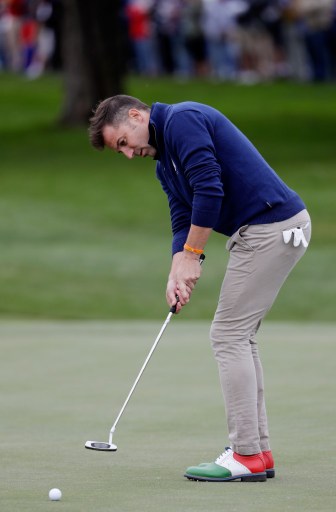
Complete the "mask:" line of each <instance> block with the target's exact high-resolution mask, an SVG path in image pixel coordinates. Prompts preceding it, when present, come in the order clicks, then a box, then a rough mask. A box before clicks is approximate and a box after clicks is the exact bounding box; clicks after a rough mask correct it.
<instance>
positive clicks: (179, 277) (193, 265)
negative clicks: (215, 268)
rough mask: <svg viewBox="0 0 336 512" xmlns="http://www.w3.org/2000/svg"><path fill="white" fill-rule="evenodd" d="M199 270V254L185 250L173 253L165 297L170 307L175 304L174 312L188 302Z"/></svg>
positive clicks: (199, 274) (199, 272) (198, 276)
mask: <svg viewBox="0 0 336 512" xmlns="http://www.w3.org/2000/svg"><path fill="white" fill-rule="evenodd" d="M201 272H202V270H201V265H200V260H199V256H197V255H195V254H192V253H187V252H186V251H183V252H179V253H176V254H175V256H174V262H173V265H172V271H171V273H170V275H169V279H168V283H167V291H166V298H167V302H168V304H169V306H170V307H171V306H175V305H176V313H178V312H179V311H181V309H182V307H183V306H185V305H186V304H187V303H188V302H189V300H190V296H191V293H192V291H193V289H194V287H195V285H196V283H197V280H198V279H199V278H200V276H201ZM176 296H178V297H179V300H177V299H176Z"/></svg>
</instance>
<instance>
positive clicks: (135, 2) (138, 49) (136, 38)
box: [125, 0, 157, 75]
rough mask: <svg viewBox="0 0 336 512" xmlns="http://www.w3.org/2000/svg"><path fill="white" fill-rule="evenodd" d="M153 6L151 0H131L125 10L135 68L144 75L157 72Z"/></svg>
mask: <svg viewBox="0 0 336 512" xmlns="http://www.w3.org/2000/svg"><path fill="white" fill-rule="evenodd" d="M151 8H152V1H151V0H130V1H129V2H128V5H127V6H126V10H125V13H126V17H127V19H128V31H129V37H130V41H131V47H132V53H133V57H134V68H135V71H136V72H137V73H139V74H143V75H154V74H156V73H157V65H156V58H155V53H154V48H153V34H152V23H151Z"/></svg>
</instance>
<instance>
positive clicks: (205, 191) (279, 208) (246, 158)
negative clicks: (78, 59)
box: [149, 101, 305, 254]
mask: <svg viewBox="0 0 336 512" xmlns="http://www.w3.org/2000/svg"><path fill="white" fill-rule="evenodd" d="M149 126H150V134H151V137H150V140H149V142H150V144H151V145H153V146H155V147H156V148H157V150H158V154H157V159H158V161H157V168H156V173H157V177H158V179H159V180H160V182H161V185H162V188H163V190H164V191H165V192H166V194H167V196H168V201H169V207H170V213H171V223H172V230H173V254H175V253H176V252H178V251H181V250H183V244H184V243H185V241H186V239H187V236H188V232H189V229H190V225H191V224H195V225H196V226H201V227H209V228H213V229H214V231H217V232H219V233H223V234H224V235H227V236H231V235H232V234H233V233H234V232H235V231H236V230H237V229H238V228H239V227H241V226H244V225H246V224H267V223H271V222H279V221H282V220H285V219H288V218H290V217H292V216H293V215H295V214H296V213H298V212H299V211H301V210H303V209H304V208H305V205H304V203H303V201H302V200H301V199H300V197H299V196H298V195H297V194H296V192H294V191H293V190H291V189H290V188H289V187H287V185H286V184H285V183H284V182H283V181H282V180H281V179H280V178H279V176H278V175H277V174H276V173H275V172H274V170H273V169H272V168H271V167H270V166H269V165H268V163H267V162H266V161H265V160H264V158H263V157H262V156H261V154H260V153H259V152H258V151H257V149H256V148H255V147H254V146H253V144H252V143H251V142H250V141H249V140H248V139H247V137H245V135H244V134H243V133H242V132H241V131H240V130H238V128H237V127H236V126H234V125H233V124H232V123H231V121H229V119H227V118H226V117H225V116H224V115H223V114H222V113H220V112H219V111H218V110H215V109H214V108H212V107H209V106H207V105H203V104H200V103H195V102H192V101H187V102H183V103H178V104H175V105H167V104H163V103H154V104H153V105H152V108H151V114H150V121H149Z"/></svg>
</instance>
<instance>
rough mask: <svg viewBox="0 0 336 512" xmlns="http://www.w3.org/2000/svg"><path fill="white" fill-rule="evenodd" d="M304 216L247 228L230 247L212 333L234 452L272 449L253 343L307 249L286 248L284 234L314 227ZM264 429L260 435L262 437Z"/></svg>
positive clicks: (306, 215) (244, 452) (287, 246)
mask: <svg viewBox="0 0 336 512" xmlns="http://www.w3.org/2000/svg"><path fill="white" fill-rule="evenodd" d="M309 220H310V219H309V216H308V214H307V212H306V211H305V210H304V211H303V212H300V213H299V214H298V215H296V216H294V217H292V218H291V219H288V220H287V221H283V222H277V223H274V224H263V225H256V226H248V227H243V228H240V230H238V232H237V233H235V234H234V235H233V237H232V238H231V239H230V240H229V242H228V248H229V250H230V259H229V263H228V267H227V271H226V274H225V278H224V281H223V285H222V289H221V293H220V298H219V303H218V308H217V311H216V314H215V317H214V321H213V324H212V327H211V340H212V344H213V350H214V354H215V357H216V360H217V362H218V367H219V375H220V381H221V385H222V390H223V394H224V400H225V407H226V415H227V421H228V429H229V439H230V442H231V445H232V449H233V450H234V451H235V452H237V453H239V454H241V455H252V454H255V453H258V452H260V451H261V450H267V449H269V444H268V428H267V417H266V410H265V406H264V396H263V382H262V381H263V378H262V368H261V364H260V361H259V356H258V354H257V350H256V347H255V346H254V344H253V343H252V344H251V343H250V341H251V340H252V341H253V337H254V335H255V333H256V331H257V328H258V326H259V324H260V322H261V321H262V319H263V318H264V316H265V314H266V313H267V311H268V310H269V309H270V307H271V306H272V304H273V302H274V300H275V298H276V296H277V294H278V292H279V290H280V288H281V286H282V284H283V283H284V281H285V280H286V278H287V276H288V274H289V273H290V271H291V270H292V268H293V267H294V266H295V264H296V263H297V262H298V260H299V259H300V258H301V257H302V255H303V254H304V252H305V249H306V248H305V247H304V246H303V245H302V244H300V245H299V246H298V247H294V245H293V241H291V242H290V243H288V244H285V242H284V240H283V231H284V230H289V229H291V228H295V227H301V228H304V229H303V231H304V233H305V237H306V239H307V241H309V240H310V233H311V230H310V222H309ZM259 423H260V431H259Z"/></svg>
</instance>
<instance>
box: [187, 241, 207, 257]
mask: <svg viewBox="0 0 336 512" xmlns="http://www.w3.org/2000/svg"><path fill="white" fill-rule="evenodd" d="M183 249H184V252H187V253H192V254H196V255H197V256H198V257H199V256H200V255H201V254H203V249H199V248H198V247H192V246H191V245H189V244H187V243H185V244H184V246H183Z"/></svg>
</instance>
